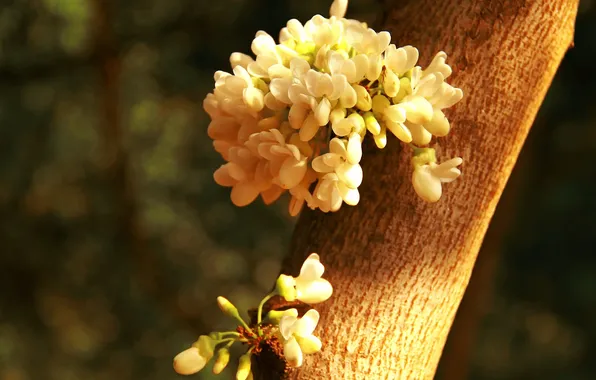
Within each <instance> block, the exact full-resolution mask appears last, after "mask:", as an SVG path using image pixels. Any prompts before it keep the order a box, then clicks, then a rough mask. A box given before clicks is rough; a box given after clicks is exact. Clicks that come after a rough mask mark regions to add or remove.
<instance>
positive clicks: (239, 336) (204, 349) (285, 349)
mask: <svg viewBox="0 0 596 380" xmlns="http://www.w3.org/2000/svg"><path fill="white" fill-rule="evenodd" d="M324 272H325V267H324V266H323V264H321V261H320V259H319V255H317V254H316V253H312V254H311V255H310V256H308V258H307V259H306V260H305V261H304V263H303V264H302V268H301V269H300V274H299V276H298V277H292V276H288V275H284V274H282V275H280V276H279V278H278V279H277V282H276V287H275V290H274V291H273V292H271V293H270V294H268V295H267V296H265V297H264V298H263V299H262V300H261V303H260V304H259V307H258V309H257V321H256V324H255V325H252V326H250V325H249V324H248V323H247V322H246V321H245V320H244V319H243V318H242V316H241V315H240V313H239V311H238V309H237V308H236V306H234V305H233V304H232V303H231V302H230V301H228V300H227V299H226V298H224V297H218V298H217V303H218V305H219V308H220V309H221V311H222V312H223V313H224V314H225V315H227V316H230V317H232V318H234V319H235V320H237V321H238V322H239V323H240V325H239V326H238V328H237V329H236V330H235V331H224V332H212V333H211V334H209V335H201V336H200V337H199V339H198V340H197V341H196V342H195V343H194V344H193V345H192V346H191V347H190V348H188V349H186V350H184V351H182V352H181V353H179V354H178V355H176V357H175V358H174V370H175V371H176V372H177V373H179V374H181V375H192V374H195V373H197V372H199V371H201V370H202V369H203V368H204V367H205V365H206V364H207V363H208V362H209V361H210V360H211V359H212V358H213V357H215V363H214V365H213V373H214V374H216V375H217V374H219V373H221V372H222V371H223V370H224V369H225V367H226V366H227V365H228V363H229V360H230V352H229V348H230V347H231V346H232V345H233V344H234V343H236V342H240V343H243V344H245V345H246V346H248V350H247V352H246V353H245V354H243V355H242V356H241V357H240V359H239V363H238V369H237V371H236V379H237V380H247V379H252V378H253V375H252V371H251V367H252V360H251V358H252V356H254V355H258V354H259V353H260V352H261V350H262V348H263V347H262V346H263V345H269V346H270V347H271V346H275V345H276V344H279V345H280V346H281V347H282V349H281V352H279V354H280V356H283V359H284V360H285V362H286V365H287V366H288V367H300V366H301V365H302V363H303V360H304V355H306V354H314V353H316V352H319V351H320V350H321V347H322V343H321V340H320V339H319V338H318V337H316V336H315V335H313V332H314V330H315V328H316V327H317V324H318V323H319V313H318V312H317V311H316V310H315V309H312V308H311V309H309V310H308V311H307V312H306V313H304V315H303V316H302V317H299V313H298V310H297V309H296V308H291V309H287V310H270V311H269V312H268V313H267V314H266V315H265V318H263V306H264V305H265V303H266V302H267V301H268V300H270V299H271V298H272V297H274V296H281V297H282V298H284V299H285V300H286V301H287V302H293V301H301V302H303V303H305V304H309V305H310V304H316V303H320V302H323V301H326V300H327V299H329V297H331V294H332V293H333V287H332V286H331V284H330V283H329V281H327V280H325V279H323V278H322V276H323V273H324Z"/></svg>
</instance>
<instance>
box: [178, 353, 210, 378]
mask: <svg viewBox="0 0 596 380" xmlns="http://www.w3.org/2000/svg"><path fill="white" fill-rule="evenodd" d="M205 364H207V360H205V358H204V357H202V356H201V355H200V354H199V350H198V349H197V348H196V347H191V348H188V349H186V350H184V351H182V352H181V353H179V354H178V355H176V357H175V358H174V371H176V372H177V373H179V374H180V375H192V374H195V373H197V372H199V371H200V370H202V369H203V367H205Z"/></svg>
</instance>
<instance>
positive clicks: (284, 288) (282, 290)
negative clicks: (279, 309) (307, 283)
mask: <svg viewBox="0 0 596 380" xmlns="http://www.w3.org/2000/svg"><path fill="white" fill-rule="evenodd" d="M295 285H296V280H294V277H292V276H288V275H285V274H282V275H280V276H279V277H278V278H277V281H276V282H275V291H276V292H277V294H279V295H280V296H282V297H283V298H284V299H285V300H286V301H288V302H292V301H294V300H296V286H295Z"/></svg>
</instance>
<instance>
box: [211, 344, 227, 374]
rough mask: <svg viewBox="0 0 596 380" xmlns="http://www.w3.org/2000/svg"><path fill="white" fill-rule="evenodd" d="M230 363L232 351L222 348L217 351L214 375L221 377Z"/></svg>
mask: <svg viewBox="0 0 596 380" xmlns="http://www.w3.org/2000/svg"><path fill="white" fill-rule="evenodd" d="M229 361H230V351H229V350H228V349H227V348H222V349H220V350H219V351H217V358H216V359H215V364H214V365H213V373H214V374H215V375H219V374H220V373H221V371H223V370H224V368H226V366H227V365H228V363H229Z"/></svg>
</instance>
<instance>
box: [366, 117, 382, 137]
mask: <svg viewBox="0 0 596 380" xmlns="http://www.w3.org/2000/svg"><path fill="white" fill-rule="evenodd" d="M363 118H364V124H365V125H366V129H368V131H369V132H370V133H372V134H373V135H374V136H376V135H378V134H379V133H381V125H380V124H379V122H378V121H377V119H376V118H375V115H373V113H372V112H366V113H365V114H364V117H363Z"/></svg>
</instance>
